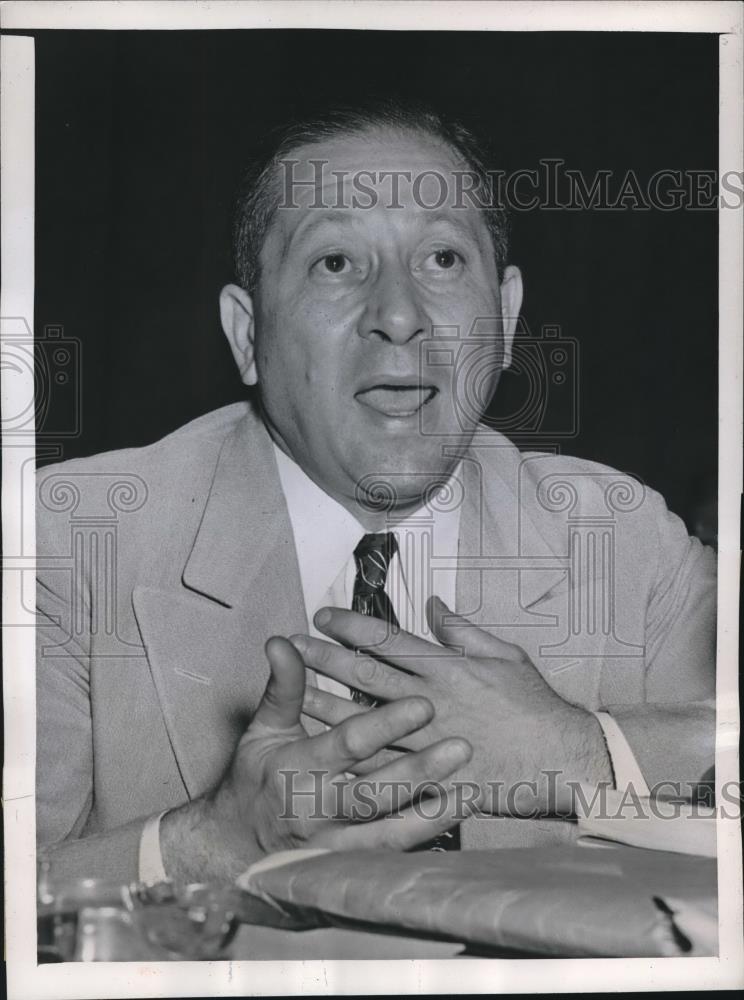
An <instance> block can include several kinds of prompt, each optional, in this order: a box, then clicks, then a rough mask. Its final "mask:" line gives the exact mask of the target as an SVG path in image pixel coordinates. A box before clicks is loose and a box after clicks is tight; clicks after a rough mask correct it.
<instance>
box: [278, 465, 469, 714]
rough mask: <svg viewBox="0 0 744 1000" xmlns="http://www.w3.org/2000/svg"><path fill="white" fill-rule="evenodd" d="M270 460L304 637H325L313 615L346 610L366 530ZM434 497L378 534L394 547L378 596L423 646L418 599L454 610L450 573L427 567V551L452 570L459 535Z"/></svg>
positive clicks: (322, 680)
mask: <svg viewBox="0 0 744 1000" xmlns="http://www.w3.org/2000/svg"><path fill="white" fill-rule="evenodd" d="M276 459H277V465H278V467H279V478H280V480H281V484H282V490H283V492H284V498H285V500H286V501H287V508H288V510H289V519H290V522H291V524H292V531H293V533H294V540H295V549H296V552H297V561H298V563H299V567H300V580H301V581H302V591H303V595H304V599H305V612H306V614H307V620H308V625H309V632H310V634H311V635H314V636H318V637H320V638H323V639H327V636H324V635H323V634H322V633H321V632H318V631H317V629H316V628H315V626H314V625H313V616H314V615H315V613H316V611H318V610H319V609H320V608H322V607H326V606H332V607H339V608H350V607H351V599H352V596H353V593H354V578H355V576H356V565H355V562H354V549H355V548H356V546H357V544H358V543H359V542H360V540H361V539H362V537H363V535H365V534H366V529H365V528H364V527H363V526H362V525H361V524H360V523H359V521H357V520H356V518H355V517H353V516H352V515H351V514H350V513H349V512H348V511H347V510H346V508H345V507H342V506H341V504H339V503H337V502H336V501H335V500H334V499H333V498H332V497H330V496H329V495H328V494H327V493H325V492H324V491H323V490H322V489H320V487H319V486H316V484H315V483H314V482H313V481H312V480H311V479H310V478H309V477H308V476H307V475H306V474H305V472H303V470H302V469H301V468H300V467H299V465H297V463H296V462H294V461H292V459H291V458H288V457H287V455H285V454H284V452H282V451H280V450H279V449H278V448H276ZM439 495H440V494H436V495H434V496H432V497H431V498H430V499H429V501H428V502H427V504H426V505H425V506H423V507H421V508H420V509H419V510H417V511H416V512H415V513H413V514H409V515H408V516H407V517H405V518H404V519H402V520H401V519H398V520H393V519H392V518H391V520H390V522H389V524H387V525H386V526H384V527H382V528H380V529H379V530H380V531H391V532H393V533H394V534H395V537H396V540H397V542H398V551H397V553H396V555H395V556H394V557H393V558H392V559H391V561H390V566H389V568H388V575H387V580H386V583H385V592H386V594H387V595H388V597H389V598H390V601H391V603H392V606H393V610H394V611H395V614H396V617H397V619H398V622H399V624H400V627H401V628H402V629H404V630H405V631H406V632H410V633H412V634H413V635H417V636H419V638H424V639H428V640H429V641H431V642H436V639H435V638H434V637H433V635H431V633H430V632H429V628H428V623H427V621H426V613H425V608H426V601H427V600H428V598H429V597H431V596H432V594H436V595H437V596H438V597H440V598H441V599H442V600H443V601H444V603H445V604H446V605H447V606H448V607H449V608H453V609H454V607H455V578H456V571H455V570H454V569H453V568H449V569H435V568H433V567H432V565H431V564H430V562H429V553H431V554H432V555H435V556H437V557H445V558H447V559H449V560H451V562H450V566H454V559H455V557H456V556H457V547H458V539H459V534H460V508H459V506H456V507H455V509H449V507H448V505H447V504H446V503H438V500H437V498H438V496H439ZM441 495H444V488H443V490H442V491H441ZM317 684H318V687H319V688H320V689H321V690H323V691H330V692H332V693H333V694H338V695H341V696H343V697H347V698H348V697H349V688H348V687H347V686H346V685H345V684H341V683H339V682H338V681H336V680H334V679H333V678H330V677H324V676H323V675H322V674H318V675H317Z"/></svg>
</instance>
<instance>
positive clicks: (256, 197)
mask: <svg viewBox="0 0 744 1000" xmlns="http://www.w3.org/2000/svg"><path fill="white" fill-rule="evenodd" d="M375 128H393V129H397V130H400V131H405V132H419V133H421V134H423V135H427V136H432V137H434V138H435V139H439V140H441V142H443V143H444V144H445V145H446V146H449V147H450V149H452V150H453V151H454V152H455V153H457V154H458V155H459V157H460V158H461V159H462V160H463V161H464V163H465V165H466V167H467V169H468V171H470V173H471V174H472V175H473V179H474V185H473V187H472V188H471V190H473V191H474V193H475V194H476V197H477V200H478V205H479V207H481V210H482V211H483V213H484V216H485V221H486V225H487V227H488V231H489V234H490V237H491V242H492V244H493V252H494V258H495V261H496V267H497V270H498V274H499V278H501V277H503V271H504V267H505V266H506V259H507V251H508V237H509V232H508V228H509V227H508V218H507V214H506V211H505V210H504V208H502V207H501V206H499V205H498V203H497V199H496V198H495V194H494V186H493V178H492V176H491V174H490V173H489V167H488V165H487V163H488V157H489V154H488V152H487V147H486V145H485V144H484V143H483V141H482V140H480V139H478V138H476V136H475V135H474V134H473V132H471V131H470V130H469V129H467V128H466V127H465V126H464V125H462V124H460V123H459V122H457V121H452V120H449V119H446V118H444V117H443V116H442V115H440V114H438V113H437V112H436V111H434V110H432V109H431V108H428V107H426V106H424V105H420V104H414V103H411V102H405V103H403V102H400V101H392V100H388V101H376V102H373V103H369V104H366V105H361V106H356V107H353V108H350V107H334V108H331V109H327V110H325V111H323V112H321V113H320V114H316V115H314V116H312V117H309V118H305V119H303V120H299V121H295V122H292V123H291V124H289V125H285V126H283V127H280V128H277V129H274V130H272V131H271V132H270V133H269V134H268V136H267V138H266V140H265V141H264V143H263V144H262V148H261V150H259V151H258V152H257V153H256V155H255V157H254V159H253V161H252V163H251V165H250V166H249V168H248V170H247V171H246V173H245V176H244V178H243V181H242V184H241V187H240V192H239V195H238V199H237V203H236V209H235V218H234V224H233V264H234V268H235V275H236V278H237V281H238V283H239V284H240V285H241V287H243V288H245V289H246V290H247V291H248V292H250V293H251V294H252V293H253V292H254V291H255V290H256V288H257V286H258V282H259V278H260V263H259V259H260V254H261V248H262V247H263V244H264V240H265V239H266V234H267V232H268V229H269V226H270V224H271V220H272V218H273V216H274V213H275V211H276V209H277V206H278V204H279V198H280V194H279V192H278V191H277V185H276V176H277V171H278V167H279V164H280V163H281V161H282V160H284V159H287V158H289V156H290V154H291V153H293V152H294V151H295V150H297V149H298V148H299V147H300V146H305V145H310V144H313V143H317V142H320V141H322V140H324V139H329V138H333V137H335V136H339V135H355V134H356V135H358V134H360V133H364V132H368V131H370V130H372V129H375Z"/></svg>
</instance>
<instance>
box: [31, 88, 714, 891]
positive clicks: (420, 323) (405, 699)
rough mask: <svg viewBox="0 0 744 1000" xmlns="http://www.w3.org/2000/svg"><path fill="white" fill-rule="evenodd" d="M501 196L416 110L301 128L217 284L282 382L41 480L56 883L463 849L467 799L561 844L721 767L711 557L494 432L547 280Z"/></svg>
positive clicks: (46, 827) (266, 173) (451, 134)
mask: <svg viewBox="0 0 744 1000" xmlns="http://www.w3.org/2000/svg"><path fill="white" fill-rule="evenodd" d="M393 182H394V185H393ZM474 182H475V183H474ZM466 195H467V197H466ZM491 195H492V192H491V191H490V188H489V185H488V177H487V175H486V174H485V172H484V168H483V163H482V160H481V158H480V155H479V152H478V149H477V147H476V146H475V145H474V144H473V142H472V140H471V138H470V137H469V136H468V134H467V133H466V132H465V131H464V130H462V129H460V128H458V127H452V126H448V125H446V124H445V123H444V122H442V121H441V120H440V119H439V118H438V117H437V116H435V115H433V114H431V113H428V112H423V111H421V110H419V109H406V108H401V107H391V106H388V107H382V108H377V109H372V110H371V111H366V112H358V113H343V114H336V115H335V116H334V115H330V116H328V117H326V118H324V119H322V120H319V121H315V122H313V123H304V124H303V125H301V126H296V127H295V128H293V129H290V130H289V131H288V132H287V133H286V135H285V136H284V137H283V139H280V141H279V142H278V144H277V146H276V148H275V150H274V152H273V155H272V156H270V157H269V158H268V159H266V160H265V161H264V162H263V164H261V165H260V169H258V170H256V171H255V172H254V174H253V175H251V177H250V178H249V181H248V184H247V187H246V191H245V193H244V196H243V198H242V199H241V202H240V205H239V212H238V219H237V224H236V231H235V257H236V269H237V278H238V282H237V283H236V284H233V285H228V286H227V287H226V288H225V289H223V291H222V294H221V298H220V309H221V317H222V324H223V328H224V330H225V334H226V336H227V338H228V340H229V343H230V347H231V350H232V353H233V356H234V358H235V361H236V363H237V365H238V368H239V370H240V374H241V378H242V380H243V382H244V383H245V384H246V385H247V386H250V387H252V388H254V387H255V397H254V399H253V400H252V401H251V402H249V403H246V404H239V405H236V406H231V407H227V408H225V409H224V410H220V411H218V412H216V413H213V414H209V415H207V416H206V417H203V418H201V419H199V420H197V421H195V422H194V423H192V424H190V425H188V426H187V427H185V428H183V429H181V430H180V431H178V432H176V433H175V434H173V435H171V436H170V437H168V438H166V439H165V440H163V441H161V442H158V443H157V444H155V445H153V446H151V447H149V448H144V449H140V450H128V451H123V452H117V453H112V454H108V455H101V456H95V457H93V458H91V459H85V460H81V461H75V462H70V463H67V464H65V465H62V466H56V467H51V468H47V469H44V470H43V472H42V474H41V477H40V487H39V508H38V509H39V521H38V541H37V545H38V551H39V554H40V567H41V568H40V576H39V584H38V603H39V609H40V614H41V616H42V617H41V624H40V626H39V629H38V631H39V639H40V643H39V646H40V652H39V667H38V678H39V679H38V707H37V711H38V758H37V768H38V837H39V843H40V845H41V847H42V848H44V850H45V852H46V853H47V854H48V856H49V858H50V859H51V862H52V865H53V868H54V870H55V871H58V872H59V873H60V874H70V875H71V874H85V875H102V876H105V877H107V878H112V877H117V878H121V879H126V880H131V879H135V878H138V877H142V878H146V879H155V878H158V877H163V876H166V875H167V876H169V877H172V878H174V879H184V880H190V881H205V880H230V879H233V878H234V877H235V876H237V875H238V874H239V873H240V872H242V871H243V870H244V869H245V868H246V867H248V865H250V864H251V863H252V862H253V861H255V860H257V859H258V858H260V857H261V856H263V855H264V854H266V853H269V852H272V851H276V850H279V849H284V848H289V847H296V846H329V847H335V848H339V849H342V848H352V847H359V846H368V847H395V848H399V849H410V848H413V847H416V846H418V845H421V844H425V843H426V844H428V843H431V841H432V839H433V840H434V843H435V846H442V845H443V844H444V846H456V843H450V844H445V843H444V837H445V835H446V834H448V833H452V829H451V828H452V827H453V825H454V824H455V823H456V822H457V820H459V819H461V818H462V815H463V794H464V792H463V789H464V790H465V793H467V807H468V808H467V811H468V812H473V811H475V815H473V816H472V817H471V818H469V819H467V820H466V821H465V822H464V824H463V826H462V844H463V846H464V847H470V846H484V845H496V844H514V843H539V842H550V841H555V840H556V839H557V840H560V839H564V838H568V837H571V836H573V832H574V831H573V827H572V826H571V824H569V823H566V822H562V821H560V820H559V819H557V818H556V817H557V814H559V813H562V812H563V813H565V803H566V801H567V800H568V799H569V798H570V796H569V795H568V793H569V792H570V789H571V788H572V787H575V786H576V785H577V784H580V785H582V786H590V787H594V786H597V785H600V784H602V783H610V782H612V781H613V780H614V781H615V782H616V783H617V784H621V783H623V782H624V781H626V780H627V779H628V776H629V775H630V774H631V773H638V771H640V773H641V774H642V776H643V778H644V779H645V780H646V781H647V782H648V783H649V784H653V783H654V782H657V781H662V780H663V781H673V782H675V781H676V782H688V783H694V782H697V781H699V780H700V779H701V777H702V775H703V773H704V772H705V771H706V770H707V768H708V767H709V766H710V763H711V761H712V732H713V730H712V709H711V708H710V705H709V701H710V699H711V697H712V694H713V678H714V652H713V650H714V643H713V623H714V620H715V575H714V572H715V571H714V564H713V559H712V555H711V553H710V551H709V550H705V549H704V548H703V546H701V545H700V543H699V542H697V541H696V540H694V539H690V538H689V537H688V536H687V534H686V532H685V530H684V528H683V526H682V524H681V522H680V521H679V520H678V519H677V518H675V517H674V516H673V515H671V514H669V512H668V511H667V510H666V508H665V506H664V504H663V501H662V500H661V498H660V497H659V496H658V495H656V494H654V493H652V492H651V491H650V490H646V489H644V488H643V487H642V486H641V485H640V484H638V483H636V482H634V481H633V480H631V479H629V477H627V476H621V475H620V474H618V473H615V472H613V470H609V469H606V468H604V467H602V466H597V465H594V464H592V463H587V462H583V461H579V460H575V459H567V458H563V457H560V456H551V455H538V454H529V455H520V453H519V452H518V451H517V450H516V449H515V448H514V447H513V446H511V445H510V444H509V442H508V441H506V440H505V439H504V438H503V437H502V436H501V435H498V434H495V433H493V432H488V431H484V430H483V428H482V427H480V426H479V423H478V421H479V418H480V417H481V416H482V414H483V412H484V410H485V407H486V406H487V405H488V402H489V401H490V398H491V396H492V394H493V391H494V390H495V388H496V385H497V382H498V376H499V372H500V370H501V369H503V368H504V367H506V366H508V364H509V360H510V352H511V349H512V341H513V338H514V333H515V326H516V317H517V316H518V314H519V310H520V304H521V297H522V283H521V276H520V273H519V271H518V270H517V269H516V268H515V267H513V266H507V263H506V236H505V226H504V220H503V216H502V214H501V213H500V212H499V211H498V209H496V208H495V207H494V206H493V204H492V203H491V202H489V196H491ZM447 352H449V354H448V353H447ZM448 357H449V358H450V360H449V361H447V358H448ZM463 358H465V359H466V360H467V359H469V361H470V362H472V363H471V364H470V368H469V370H470V371H471V372H473V373H474V375H473V378H474V379H475V381H474V382H473V380H472V379H471V381H470V383H468V384H467V385H466V386H465V389H464V390H463V389H462V387H461V386H460V385H459V383H458V379H457V377H456V376H457V372H458V370H460V369H458V364H460V362H462V360H463ZM473 386H475V390H474V391H473V392H471V391H470V390H471V389H473ZM352 607H353V609H354V610H349V609H350V608H352ZM264 649H265V653H264ZM266 660H268V670H267V666H266ZM303 710H304V713H305V714H304V716H303V717H302V718H301V713H302V712H303ZM629 769H630V770H629ZM633 769H635V771H633ZM427 781H428V782H429V783H430V784H429V786H428V787H429V791H432V790H433V792H434V795H433V798H432V797H429V798H427V799H426V800H425V804H426V808H423V806H424V802H423V801H422V802H418V801H413V800H415V798H416V795H417V794H418V791H420V790H421V787H422V785H423V783H424V782H427ZM362 782H363V783H364V791H365V792H366V794H367V796H368V799H369V797H370V796H371V803H372V805H371V811H370V813H369V814H367V815H366V816H360V815H359V814H358V812H355V810H354V805H355V803H356V802H358V800H359V797H360V794H359V793H360V792H361V791H362V784H361V783H362ZM288 789H289V790H290V792H291V794H290V795H289V797H288V794H287V790H288ZM401 789H402V792H401ZM394 790H395V794H397V795H398V801H397V802H396V801H394V798H395V795H394ZM396 812H400V815H399V816H397V818H394V819H393V818H386V817H388V815H389V814H390V813H396ZM528 815H529V816H530V817H532V818H529V819H526V818H524V817H525V816H528ZM451 840H452V841H454V838H451Z"/></svg>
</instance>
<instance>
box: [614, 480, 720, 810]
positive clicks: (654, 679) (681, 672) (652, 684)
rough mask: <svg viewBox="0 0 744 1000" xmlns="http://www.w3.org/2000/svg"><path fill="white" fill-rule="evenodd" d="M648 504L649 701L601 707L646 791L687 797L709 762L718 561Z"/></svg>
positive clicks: (652, 499)
mask: <svg viewBox="0 0 744 1000" xmlns="http://www.w3.org/2000/svg"><path fill="white" fill-rule="evenodd" d="M649 503H650V509H651V513H652V515H653V516H652V519H651V521H652V523H651V526H650V529H649V532H648V534H649V539H648V541H649V544H648V545H647V547H646V549H645V551H646V552H647V553H648V556H647V558H648V559H649V564H650V574H651V575H650V586H649V597H648V602H647V609H646V621H645V646H646V691H645V694H646V700H645V704H643V705H607V706H605V708H606V710H607V711H608V712H609V713H610V714H611V715H612V716H613V717H614V718H615V719H616V721H617V723H618V725H619V726H620V728H621V730H622V732H623V735H624V736H625V738H626V740H627V741H628V744H629V745H630V747H631V749H632V751H633V753H634V755H635V757H636V760H637V762H638V764H639V767H640V769H641V771H642V773H643V775H644V777H645V779H646V781H647V783H648V784H649V786H651V787H653V785H654V784H656V783H658V782H663V781H672V782H677V783H680V784H682V785H683V786H685V785H686V786H687V790H688V793H689V789H690V786H691V785H695V784H696V783H698V782H700V781H702V780H704V779H706V777H709V775H710V771H711V768H712V766H713V763H714V752H715V676H716V634H715V630H716V559H715V554H714V552H713V551H712V549H710V548H707V547H706V546H704V545H702V544H701V543H700V542H699V541H698V539H696V538H691V537H689V535H688V534H687V530H686V528H685V526H684V524H683V523H682V521H681V520H680V519H679V518H678V517H676V516H675V515H674V514H672V513H671V512H670V511H669V510H667V508H666V505H665V503H664V501H663V499H662V498H661V497H660V496H659V495H658V494H656V493H650V495H649ZM683 791H684V789H683Z"/></svg>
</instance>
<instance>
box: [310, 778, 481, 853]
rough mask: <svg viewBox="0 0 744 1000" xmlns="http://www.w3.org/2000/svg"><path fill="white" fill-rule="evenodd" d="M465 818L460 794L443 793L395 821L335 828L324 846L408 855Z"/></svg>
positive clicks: (405, 810)
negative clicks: (371, 849)
mask: <svg viewBox="0 0 744 1000" xmlns="http://www.w3.org/2000/svg"><path fill="white" fill-rule="evenodd" d="M462 818H463V816H462V808H461V803H460V802H459V801H458V796H457V793H456V792H455V791H454V790H451V789H450V790H447V789H443V790H442V792H441V793H440V794H437V795H433V796H431V797H430V798H427V799H426V800H425V801H423V802H417V803H414V805H412V806H410V807H409V808H408V809H404V810H402V811H401V812H400V813H399V814H398V815H397V816H395V817H393V816H389V817H385V819H378V820H375V821H373V822H372V823H352V824H350V825H349V826H344V827H341V828H331V829H330V830H329V831H328V833H327V834H325V835H324V840H325V844H324V846H326V845H327V846H329V847H331V848H332V849H335V850H339V851H354V850H362V849H369V848H378V849H387V850H393V851H408V850H410V849H411V848H413V847H416V846H417V845H418V844H424V843H426V841H428V840H432V839H433V838H434V837H437V836H439V835H440V834H442V833H444V832H445V831H446V830H451V829H452V827H453V826H456V825H457V824H458V823H459V822H460V820H461V819H462Z"/></svg>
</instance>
